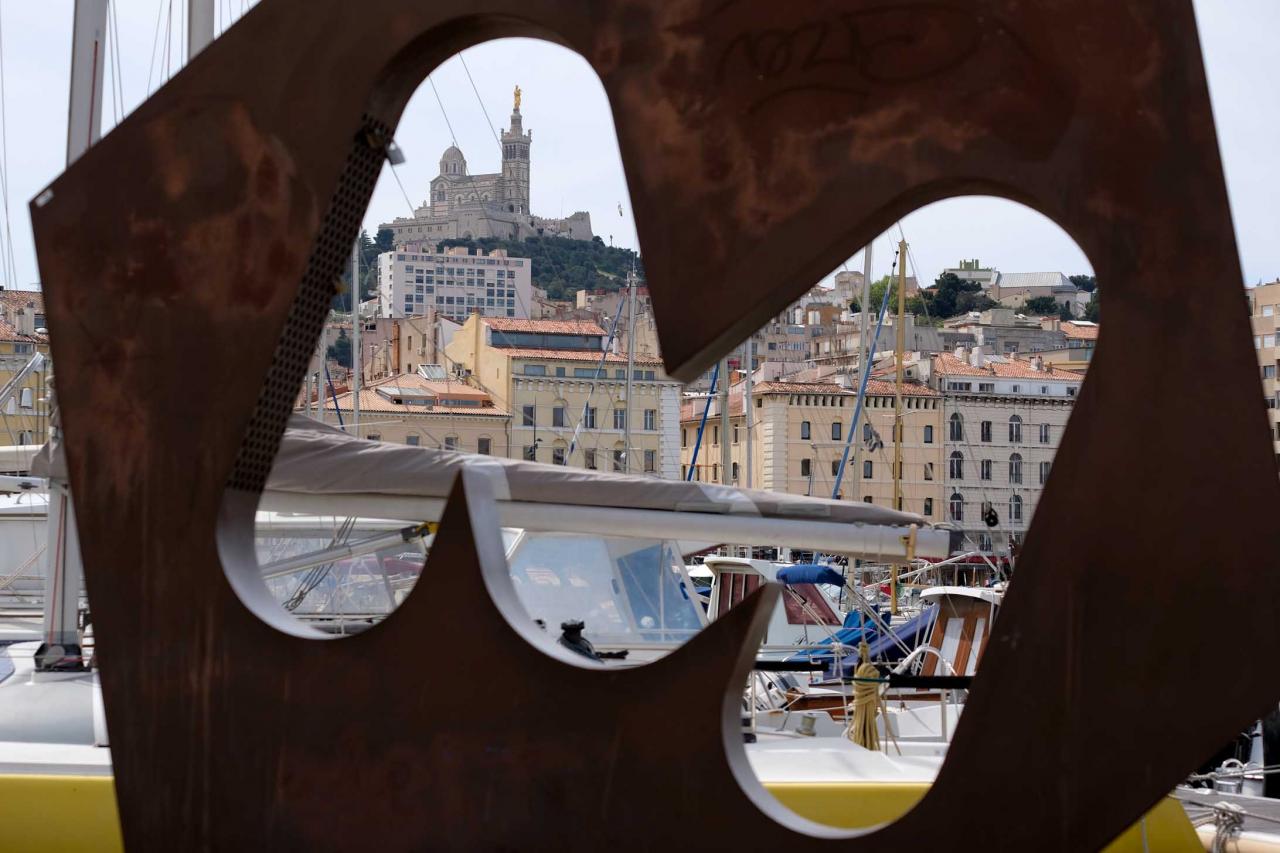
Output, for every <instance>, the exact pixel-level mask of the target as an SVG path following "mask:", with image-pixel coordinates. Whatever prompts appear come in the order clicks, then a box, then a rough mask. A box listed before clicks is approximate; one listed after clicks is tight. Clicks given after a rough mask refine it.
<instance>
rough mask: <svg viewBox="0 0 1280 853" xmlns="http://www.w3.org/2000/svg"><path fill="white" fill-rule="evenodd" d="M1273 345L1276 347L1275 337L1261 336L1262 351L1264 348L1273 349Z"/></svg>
mask: <svg viewBox="0 0 1280 853" xmlns="http://www.w3.org/2000/svg"><path fill="white" fill-rule="evenodd" d="M1275 345H1276V336H1275V335H1263V336H1262V346H1263V348H1264V349H1265V348H1267V347H1273V346H1275Z"/></svg>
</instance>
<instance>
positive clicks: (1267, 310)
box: [36, 305, 1276, 321]
mask: <svg viewBox="0 0 1280 853" xmlns="http://www.w3.org/2000/svg"><path fill="white" fill-rule="evenodd" d="M1275 312H1276V309H1275V306H1274V305H1263V306H1262V316H1263V317H1270V316H1271V315H1273V314H1275ZM39 319H40V318H39V317H37V318H36V320H37V321H38V320H39Z"/></svg>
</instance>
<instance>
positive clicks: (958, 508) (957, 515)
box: [948, 492, 964, 521]
mask: <svg viewBox="0 0 1280 853" xmlns="http://www.w3.org/2000/svg"><path fill="white" fill-rule="evenodd" d="M948 512H949V513H950V514H951V520H952V521H964V496H963V495H961V494H960V493H959V492H954V493H953V494H952V495H951V502H950V505H949V507H948Z"/></svg>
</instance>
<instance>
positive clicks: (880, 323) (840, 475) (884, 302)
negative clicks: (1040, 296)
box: [831, 252, 902, 500]
mask: <svg viewBox="0 0 1280 853" xmlns="http://www.w3.org/2000/svg"><path fill="white" fill-rule="evenodd" d="M897 267H898V253H897V252H894V253H893V264H892V265H890V267H889V282H890V283H889V284H887V285H886V286H885V289H884V298H883V299H881V300H880V318H879V319H878V320H877V321H876V334H875V337H874V338H872V341H871V352H873V353H874V352H875V348H876V345H877V344H878V343H879V342H880V330H881V329H883V328H884V317H885V312H886V311H887V310H888V309H889V292H890V291H891V290H892V289H893V284H892V283H893V271H894V270H895V269H897ZM871 363H872V359H871V358H868V359H867V363H866V364H865V365H863V368H862V381H861V382H860V383H859V385H858V399H857V401H856V402H855V403H854V409H853V425H852V426H851V428H850V429H849V432H848V434H847V435H846V436H845V440H844V450H843V452H842V453H841V454H840V467H839V468H837V469H836V481H835V484H834V485H833V486H832V487H831V499H832V500H838V499H839V494H840V483H841V481H843V480H844V469H845V466H846V465H848V464H849V449H850V446H851V445H852V443H853V436H854V433H856V432H857V431H858V430H857V429H856V427H857V424H858V422H859V421H860V420H861V419H862V407H863V403H864V401H865V400H866V397H867V382H868V381H869V380H870V379H871ZM901 438H902V436H901V435H899V436H898V437H897V440H901ZM898 473H899V475H901V473H902V472H898Z"/></svg>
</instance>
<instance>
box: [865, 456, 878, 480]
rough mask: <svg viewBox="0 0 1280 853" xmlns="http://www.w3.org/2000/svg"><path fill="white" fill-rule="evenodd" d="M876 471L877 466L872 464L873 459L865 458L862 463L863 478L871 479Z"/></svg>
mask: <svg viewBox="0 0 1280 853" xmlns="http://www.w3.org/2000/svg"><path fill="white" fill-rule="evenodd" d="M875 472H876V467H875V465H873V464H872V462H871V460H870V459H866V460H864V461H863V463H862V479H864V480H870V479H871V478H872V477H874V476H875Z"/></svg>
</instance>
